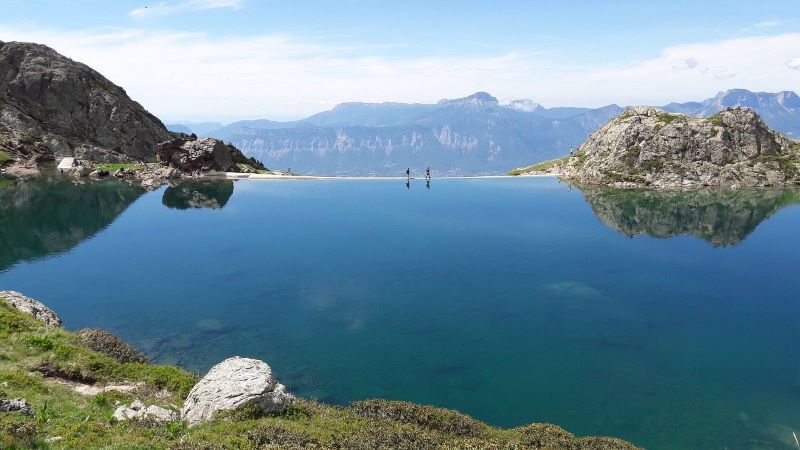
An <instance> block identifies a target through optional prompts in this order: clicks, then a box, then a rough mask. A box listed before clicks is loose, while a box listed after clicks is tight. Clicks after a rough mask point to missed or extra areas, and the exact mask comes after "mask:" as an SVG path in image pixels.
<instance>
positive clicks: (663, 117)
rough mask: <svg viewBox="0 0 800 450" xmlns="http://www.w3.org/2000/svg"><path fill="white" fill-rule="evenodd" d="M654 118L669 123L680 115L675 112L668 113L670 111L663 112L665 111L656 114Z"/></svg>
mask: <svg viewBox="0 0 800 450" xmlns="http://www.w3.org/2000/svg"><path fill="white" fill-rule="evenodd" d="M656 118H657V119H658V121H659V122H663V123H667V124H669V123H672V122H673V121H675V120H676V119H680V118H681V116H679V115H677V114H670V113H667V112H665V113H660V114H658V115H657V116H656Z"/></svg>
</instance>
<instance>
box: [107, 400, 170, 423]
mask: <svg viewBox="0 0 800 450" xmlns="http://www.w3.org/2000/svg"><path fill="white" fill-rule="evenodd" d="M114 418H115V419H117V420H119V421H120V422H122V421H125V420H147V421H151V422H156V423H163V422H171V421H173V420H177V419H178V413H177V412H175V411H172V410H170V409H167V408H162V407H160V406H157V405H150V406H147V407H145V406H144V403H142V402H141V401H140V400H135V401H134V402H133V403H131V404H130V406H125V405H121V406H119V407H117V409H116V410H114Z"/></svg>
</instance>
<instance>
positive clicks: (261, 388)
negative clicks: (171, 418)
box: [181, 356, 294, 425]
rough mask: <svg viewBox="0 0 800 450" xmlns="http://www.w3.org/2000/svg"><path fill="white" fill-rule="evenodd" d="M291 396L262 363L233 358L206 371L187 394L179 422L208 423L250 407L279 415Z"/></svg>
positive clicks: (267, 366) (292, 397)
mask: <svg viewBox="0 0 800 450" xmlns="http://www.w3.org/2000/svg"><path fill="white" fill-rule="evenodd" d="M292 399H294V396H292V395H291V394H289V393H287V392H286V387H285V386H284V385H282V384H280V383H278V380H277V379H276V378H275V377H274V376H273V374H272V369H271V368H270V367H269V365H267V363H265V362H264V361H260V360H257V359H251V358H241V357H239V356H234V357H233V358H228V359H226V360H225V361H222V362H221V363H219V364H217V365H216V366H214V367H212V368H211V370H209V371H208V373H207V374H206V376H204V377H203V379H201V380H200V381H199V382H198V383H197V384H196V385H195V386H194V387H193V388H192V390H191V391H190V392H189V396H188V397H186V401H185V402H184V403H183V409H182V410H181V418H182V419H184V420H186V422H188V423H189V425H195V424H197V423H199V422H202V421H204V420H209V419H211V418H212V417H213V416H214V414H215V413H217V412H219V411H230V410H236V409H239V408H241V407H243V406H246V405H254V406H256V407H258V408H260V409H261V410H262V411H264V412H277V411H282V410H283V409H284V408H285V407H286V405H287V404H288V403H289V402H290V401H291V400H292Z"/></svg>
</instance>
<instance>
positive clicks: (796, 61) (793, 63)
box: [786, 57, 800, 70]
mask: <svg viewBox="0 0 800 450" xmlns="http://www.w3.org/2000/svg"><path fill="white" fill-rule="evenodd" d="M786 67H788V68H790V69H792V70H800V57H797V58H792V59H790V60H789V61H786Z"/></svg>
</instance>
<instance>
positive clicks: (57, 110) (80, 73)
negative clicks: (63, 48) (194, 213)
mask: <svg viewBox="0 0 800 450" xmlns="http://www.w3.org/2000/svg"><path fill="white" fill-rule="evenodd" d="M170 138H171V135H170V133H169V132H168V131H167V129H166V128H165V127H164V124H163V123H161V121H160V120H158V118H156V117H155V116H153V115H152V114H150V113H149V112H147V111H146V110H145V109H144V108H142V106H141V105H139V104H138V103H136V102H135V101H133V100H131V99H130V97H128V95H127V94H126V93H125V90H123V89H122V88H121V87H119V86H117V85H115V84H114V83H112V82H111V81H109V80H108V79H106V78H105V77H104V76H102V75H101V74H99V73H98V72H96V71H94V70H92V69H91V68H90V67H88V66H86V65H84V64H81V63H79V62H76V61H73V60H71V59H69V58H67V57H65V56H63V55H60V54H59V53H57V52H56V51H55V50H53V49H51V48H49V47H46V46H44V45H39V44H31V43H24V42H7V43H4V42H0V150H2V151H3V152H5V153H6V154H7V155H10V158H11V159H10V160H9V161H7V162H6V164H12V165H16V166H26V165H27V166H32V167H35V165H36V164H37V163H43V162H47V161H54V160H57V159H59V158H62V157H66V156H76V157H78V158H80V159H85V160H94V161H105V162H108V161H140V160H142V161H155V149H156V145H157V144H158V143H159V142H163V141H165V140H168V139H170Z"/></svg>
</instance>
